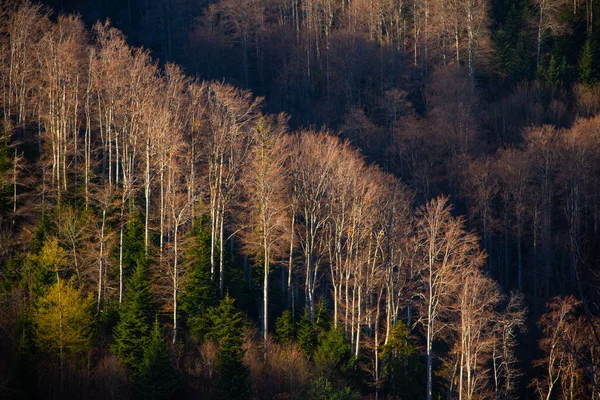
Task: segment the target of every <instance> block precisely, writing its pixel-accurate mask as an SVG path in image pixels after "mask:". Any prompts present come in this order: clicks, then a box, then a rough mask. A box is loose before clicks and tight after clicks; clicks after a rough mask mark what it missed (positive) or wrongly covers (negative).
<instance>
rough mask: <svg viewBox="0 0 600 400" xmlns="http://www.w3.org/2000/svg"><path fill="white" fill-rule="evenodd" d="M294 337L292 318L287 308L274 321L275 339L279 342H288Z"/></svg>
mask: <svg viewBox="0 0 600 400" xmlns="http://www.w3.org/2000/svg"><path fill="white" fill-rule="evenodd" d="M293 337H294V319H293V318H292V313H291V312H290V311H289V310H285V311H284V312H283V313H281V315H280V316H279V318H277V320H276V321H275V339H277V340H278V341H279V342H280V343H284V344H287V343H290V342H291V341H292V338H293Z"/></svg>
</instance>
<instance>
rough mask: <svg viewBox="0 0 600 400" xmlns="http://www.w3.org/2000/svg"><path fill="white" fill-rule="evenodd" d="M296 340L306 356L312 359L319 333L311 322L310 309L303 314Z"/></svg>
mask: <svg viewBox="0 0 600 400" xmlns="http://www.w3.org/2000/svg"><path fill="white" fill-rule="evenodd" d="M296 338H297V339H298V345H299V346H300V349H302V351H303V352H304V354H306V355H307V356H308V357H312V355H313V352H314V351H315V348H316V347H317V332H316V330H315V325H314V324H313V323H312V321H311V320H310V311H309V310H308V308H306V309H304V314H302V316H301V317H300V321H298V328H297V330H296Z"/></svg>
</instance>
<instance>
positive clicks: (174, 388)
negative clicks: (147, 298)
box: [134, 318, 181, 400]
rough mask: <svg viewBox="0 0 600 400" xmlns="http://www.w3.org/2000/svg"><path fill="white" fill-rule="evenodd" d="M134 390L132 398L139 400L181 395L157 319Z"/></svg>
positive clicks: (176, 376) (154, 399)
mask: <svg viewBox="0 0 600 400" xmlns="http://www.w3.org/2000/svg"><path fill="white" fill-rule="evenodd" d="M134 389H135V392H134V395H135V396H134V397H135V398H139V399H152V400H159V399H174V398H177V396H178V395H179V394H181V380H180V378H179V376H178V374H177V371H176V370H175V368H173V365H172V363H171V356H170V354H169V351H168V349H167V343H166V342H165V339H164V337H163V335H162V333H161V329H160V324H159V323H158V318H156V319H155V321H154V327H153V328H152V333H151V334H150V341H149V343H148V348H147V349H146V351H145V352H144V362H143V363H142V366H141V368H140V373H139V375H138V376H137V378H136V381H135V386H134Z"/></svg>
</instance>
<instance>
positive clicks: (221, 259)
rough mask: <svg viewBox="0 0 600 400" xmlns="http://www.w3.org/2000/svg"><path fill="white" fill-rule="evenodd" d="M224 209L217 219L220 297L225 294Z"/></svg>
mask: <svg viewBox="0 0 600 400" xmlns="http://www.w3.org/2000/svg"><path fill="white" fill-rule="evenodd" d="M223 212H224V210H223V209H221V213H220V216H219V217H220V221H219V225H220V226H219V293H220V294H221V298H223V297H224V296H225V243H224V240H223V237H224V233H223V220H224V219H225V218H224V216H223Z"/></svg>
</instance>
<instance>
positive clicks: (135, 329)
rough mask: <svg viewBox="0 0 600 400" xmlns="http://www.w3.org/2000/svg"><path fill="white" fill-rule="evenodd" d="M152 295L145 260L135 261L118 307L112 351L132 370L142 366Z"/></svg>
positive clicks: (136, 370) (135, 371)
mask: <svg viewBox="0 0 600 400" xmlns="http://www.w3.org/2000/svg"><path fill="white" fill-rule="evenodd" d="M151 315H152V296H151V294H150V283H149V281H148V271H147V267H146V265H145V263H143V262H138V263H137V267H136V269H135V272H134V273H133V275H132V276H131V278H130V279H129V281H128V283H127V286H126V292H125V298H124V301H123V303H122V304H121V309H120V310H119V322H118V323H117V326H116V327H115V330H114V340H115V342H114V344H113V345H112V351H113V352H114V353H115V354H116V355H117V356H119V358H120V359H121V361H122V362H123V363H124V364H125V365H126V366H127V367H128V368H129V370H130V371H131V372H133V373H134V374H137V373H138V372H139V371H140V368H141V367H142V361H143V358H144V349H145V348H146V347H147V346H148V343H149V340H150V338H149V333H150V320H151Z"/></svg>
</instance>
